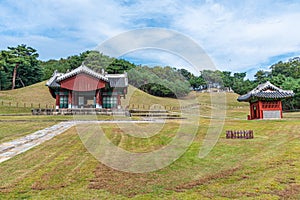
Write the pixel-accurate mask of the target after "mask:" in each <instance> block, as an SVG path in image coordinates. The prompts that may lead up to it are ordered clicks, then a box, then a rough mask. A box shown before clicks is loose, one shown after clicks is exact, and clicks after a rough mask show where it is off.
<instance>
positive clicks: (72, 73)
mask: <svg viewBox="0 0 300 200" xmlns="http://www.w3.org/2000/svg"><path fill="white" fill-rule="evenodd" d="M80 73H85V74H88V75H90V76H92V77H95V78H97V79H101V80H104V81H106V82H108V78H106V77H105V75H104V74H100V73H97V72H95V71H93V70H91V69H90V68H88V67H87V66H85V65H84V63H82V64H81V65H80V66H79V67H77V68H76V69H74V70H72V71H70V72H67V73H65V74H63V75H62V76H59V77H58V78H57V81H58V82H60V81H62V80H65V79H67V78H70V77H72V76H76V75H77V74H80Z"/></svg>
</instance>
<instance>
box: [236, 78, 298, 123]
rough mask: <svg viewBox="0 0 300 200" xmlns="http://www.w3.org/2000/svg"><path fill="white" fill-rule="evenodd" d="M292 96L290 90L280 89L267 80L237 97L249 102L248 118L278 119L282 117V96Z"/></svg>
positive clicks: (292, 93)
mask: <svg viewBox="0 0 300 200" xmlns="http://www.w3.org/2000/svg"><path fill="white" fill-rule="evenodd" d="M293 96H294V92H293V91H290V90H282V89H280V88H278V87H276V86H274V85H273V84H271V83H270V82H269V81H267V82H266V83H263V84H260V85H258V86H257V87H256V88H254V89H253V90H252V91H250V92H248V93H247V94H245V95H241V96H239V97H238V99H237V100H238V101H240V102H241V101H246V102H249V103H250V115H248V119H249V120H251V119H280V118H282V103H281V100H282V99H284V98H290V97H293Z"/></svg>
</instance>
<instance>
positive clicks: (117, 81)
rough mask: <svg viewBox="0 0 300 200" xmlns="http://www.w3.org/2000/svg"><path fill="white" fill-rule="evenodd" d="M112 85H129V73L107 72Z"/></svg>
mask: <svg viewBox="0 0 300 200" xmlns="http://www.w3.org/2000/svg"><path fill="white" fill-rule="evenodd" d="M105 77H107V78H108V81H109V85H110V87H127V86H128V78H127V73H124V74H106V75H105Z"/></svg>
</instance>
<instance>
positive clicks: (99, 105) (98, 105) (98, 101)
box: [96, 90, 102, 108]
mask: <svg viewBox="0 0 300 200" xmlns="http://www.w3.org/2000/svg"><path fill="white" fill-rule="evenodd" d="M96 108H102V96H101V94H100V90H97V91H96Z"/></svg>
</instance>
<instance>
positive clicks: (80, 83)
mask: <svg viewBox="0 0 300 200" xmlns="http://www.w3.org/2000/svg"><path fill="white" fill-rule="evenodd" d="M105 84H106V82H105V81H103V80H98V79H96V78H94V77H91V76H89V75H87V74H78V75H77V76H73V77H70V78H68V79H65V80H63V81H61V82H60V87H61V88H65V89H68V90H74V91H93V90H97V89H100V88H104V87H105Z"/></svg>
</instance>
